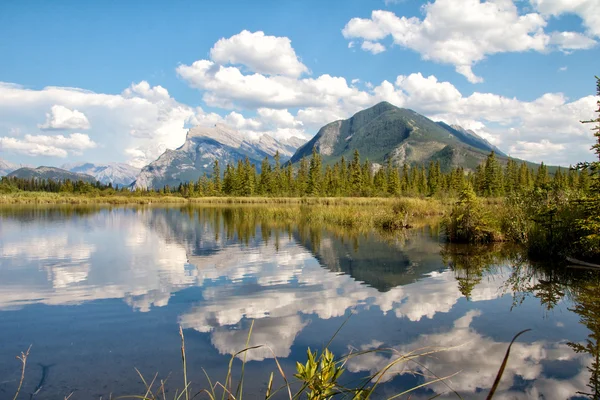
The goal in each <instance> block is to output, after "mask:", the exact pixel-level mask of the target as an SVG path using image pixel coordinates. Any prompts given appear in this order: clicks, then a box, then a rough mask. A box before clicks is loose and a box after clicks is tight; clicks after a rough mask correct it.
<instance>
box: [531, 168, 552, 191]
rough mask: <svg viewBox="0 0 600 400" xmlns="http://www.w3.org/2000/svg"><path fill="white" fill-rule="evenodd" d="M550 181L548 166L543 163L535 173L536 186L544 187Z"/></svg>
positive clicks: (538, 187)
mask: <svg viewBox="0 0 600 400" xmlns="http://www.w3.org/2000/svg"><path fill="white" fill-rule="evenodd" d="M549 183H550V177H549V176H548V167H546V165H544V163H541V164H540V166H539V167H538V170H537V172H536V174H535V181H534V183H533V185H534V187H535V188H537V189H544V188H546V187H547V185H548V184H549Z"/></svg>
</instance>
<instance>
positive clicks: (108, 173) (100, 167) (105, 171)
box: [61, 163, 140, 187]
mask: <svg viewBox="0 0 600 400" xmlns="http://www.w3.org/2000/svg"><path fill="white" fill-rule="evenodd" d="M61 168H63V169H66V170H67V171H71V172H76V173H79V174H86V175H91V176H93V177H94V178H96V180H98V181H99V182H101V183H103V184H105V185H108V184H109V183H111V184H112V185H113V187H115V186H117V185H118V186H119V187H121V186H129V185H131V183H132V182H134V181H135V179H136V177H137V175H138V174H139V173H140V169H139V168H135V167H132V166H131V165H129V164H124V163H109V164H92V163H76V164H64V165H63V166H62V167H61Z"/></svg>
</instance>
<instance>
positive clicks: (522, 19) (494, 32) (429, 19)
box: [342, 0, 598, 83]
mask: <svg viewBox="0 0 600 400" xmlns="http://www.w3.org/2000/svg"><path fill="white" fill-rule="evenodd" d="M534 2H537V3H539V4H538V6H541V5H542V4H543V2H542V0H534ZM564 2H565V3H566V0H564ZM583 2H585V1H583ZM550 3H551V2H550ZM586 3H587V2H586ZM589 3H590V4H591V3H592V0H590V1H589ZM544 7H546V6H544ZM546 8H547V9H548V10H547V12H548V13H558V12H565V11H564V9H565V7H562V8H560V10H561V11H557V10H558V9H556V8H552V7H546ZM586 10H587V9H586ZM423 12H424V13H425V17H424V18H423V19H419V18H417V17H411V18H407V17H405V16H401V17H398V16H397V15H396V14H394V13H393V12H391V11H384V10H375V11H373V12H372V14H371V18H352V19H351V20H350V21H349V22H348V23H347V24H346V26H345V27H344V29H343V30H342V34H343V35H344V37H346V38H347V39H349V40H363V45H362V46H361V48H362V49H363V50H366V51H371V52H373V49H374V48H375V47H374V46H375V45H376V44H377V43H378V42H379V41H381V40H383V39H385V38H387V37H388V36H391V37H392V40H393V43H394V44H396V45H398V46H401V47H404V48H407V49H411V50H413V51H416V52H418V53H419V54H421V56H422V57H423V59H425V60H431V61H435V62H439V63H444V64H450V65H453V66H454V67H455V69H456V71H457V72H458V73H459V74H461V75H464V76H465V77H466V78H467V79H468V80H469V82H471V83H478V82H482V81H483V79H482V78H481V77H479V76H477V75H475V73H474V72H473V70H472V67H473V65H475V64H476V63H477V62H479V61H481V60H483V59H484V58H485V57H486V56H488V55H492V54H497V53H506V52H524V51H538V52H546V51H549V50H552V49H553V48H558V49H561V50H578V49H588V48H590V47H592V46H594V45H595V44H596V41H595V40H594V39H592V38H590V37H587V36H585V35H582V34H580V33H576V32H553V33H551V34H547V33H546V32H544V28H545V27H546V25H547V21H546V19H545V18H544V17H543V16H542V15H541V14H539V13H528V14H521V13H519V10H518V8H517V6H516V5H515V4H514V3H513V1H512V0H503V1H483V2H482V1H481V0H436V1H434V2H432V3H427V4H426V5H425V6H423ZM594 13H595V14H597V13H598V12H597V11H594ZM596 26H597V25H596ZM382 47H383V46H382ZM380 49H381V48H380Z"/></svg>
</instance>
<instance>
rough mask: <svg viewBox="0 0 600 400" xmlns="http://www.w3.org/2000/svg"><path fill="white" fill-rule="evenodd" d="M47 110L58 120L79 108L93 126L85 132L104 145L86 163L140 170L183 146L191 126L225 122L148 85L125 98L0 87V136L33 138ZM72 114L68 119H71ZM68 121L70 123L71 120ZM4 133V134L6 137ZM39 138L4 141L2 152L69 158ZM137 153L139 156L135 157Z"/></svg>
mask: <svg viewBox="0 0 600 400" xmlns="http://www.w3.org/2000/svg"><path fill="white" fill-rule="evenodd" d="M56 105H60V106H58V107H57V106H56ZM48 109H51V113H50V114H49V115H50V117H51V118H50V121H55V122H56V121H60V118H58V117H60V116H61V115H65V114H64V113H63V111H64V110H68V111H69V112H71V110H76V112H77V113H80V114H81V115H84V116H85V118H86V120H87V119H88V118H89V120H90V121H92V122H93V126H90V127H89V128H90V129H89V130H88V131H87V132H86V133H87V135H88V137H89V140H90V141H91V142H94V143H99V144H101V146H98V147H97V148H96V151H95V152H94V154H93V157H94V158H92V159H91V160H90V159H88V160H90V161H93V162H108V161H128V162H130V163H132V164H134V165H136V166H144V165H146V164H147V163H149V162H151V161H153V160H154V159H156V157H158V156H159V155H160V153H161V152H162V151H164V150H165V149H166V148H175V147H178V146H180V145H181V144H183V142H184V140H185V135H186V132H187V129H186V127H187V126H189V125H192V124H198V123H200V124H214V122H215V121H216V120H221V117H220V116H218V115H216V114H214V113H205V112H204V111H203V110H202V109H201V108H194V107H190V106H187V105H184V104H181V103H178V102H177V101H175V100H174V99H173V98H171V97H170V96H169V95H168V92H167V90H166V89H164V88H162V87H160V86H155V87H151V86H150V85H149V84H148V83H147V82H145V81H142V82H140V83H137V84H132V85H131V86H130V87H129V88H127V89H125V90H124V91H123V93H122V94H104V93H94V92H91V91H86V90H82V89H76V88H67V87H45V88H43V89H40V90H33V89H27V88H24V87H21V86H19V85H15V84H7V83H0V136H6V133H8V132H11V131H13V132H14V131H20V132H29V133H31V134H32V135H31V136H35V135H33V134H34V133H35V131H36V130H38V129H39V127H38V126H36V125H35V121H39V116H40V115H43V113H44V112H45V110H48ZM56 110H58V111H57V112H54V111H56ZM73 112H75V111H73ZM73 112H71V114H69V113H67V114H66V115H73ZM55 117H57V118H55ZM63 120H64V119H63ZM66 120H67V121H69V119H68V118H67V119H66ZM71 121H72V119H71ZM48 126H50V125H48ZM54 126H55V127H56V126H57V125H56V124H55V125H54ZM63 126H64V125H63ZM3 132H6V133H4V135H2V133H3ZM69 137H70V136H69ZM77 137H78V136H75V138H77ZM79 138H81V137H79ZM41 140H42V139H39V138H38V139H35V138H34V139H30V140H26V139H19V140H16V141H15V140H6V139H3V148H4V149H8V148H11V151H19V152H20V153H21V154H26V155H29V156H36V155H48V156H54V157H63V158H64V157H65V156H66V155H67V153H66V152H65V150H68V149H67V148H65V147H64V146H62V148H61V146H57V145H56V143H54V142H53V141H49V142H44V143H42V142H40V141H41ZM34 144H35V146H34ZM57 149H58V150H57ZM133 153H135V154H136V155H137V156H136V158H131V154H133Z"/></svg>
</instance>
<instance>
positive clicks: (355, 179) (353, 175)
mask: <svg viewBox="0 0 600 400" xmlns="http://www.w3.org/2000/svg"><path fill="white" fill-rule="evenodd" d="M362 186H363V177H362V169H361V166H360V154H359V152H358V150H357V149H355V150H354V155H353V157H352V163H351V164H350V187H351V193H352V196H360V195H361V193H362Z"/></svg>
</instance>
